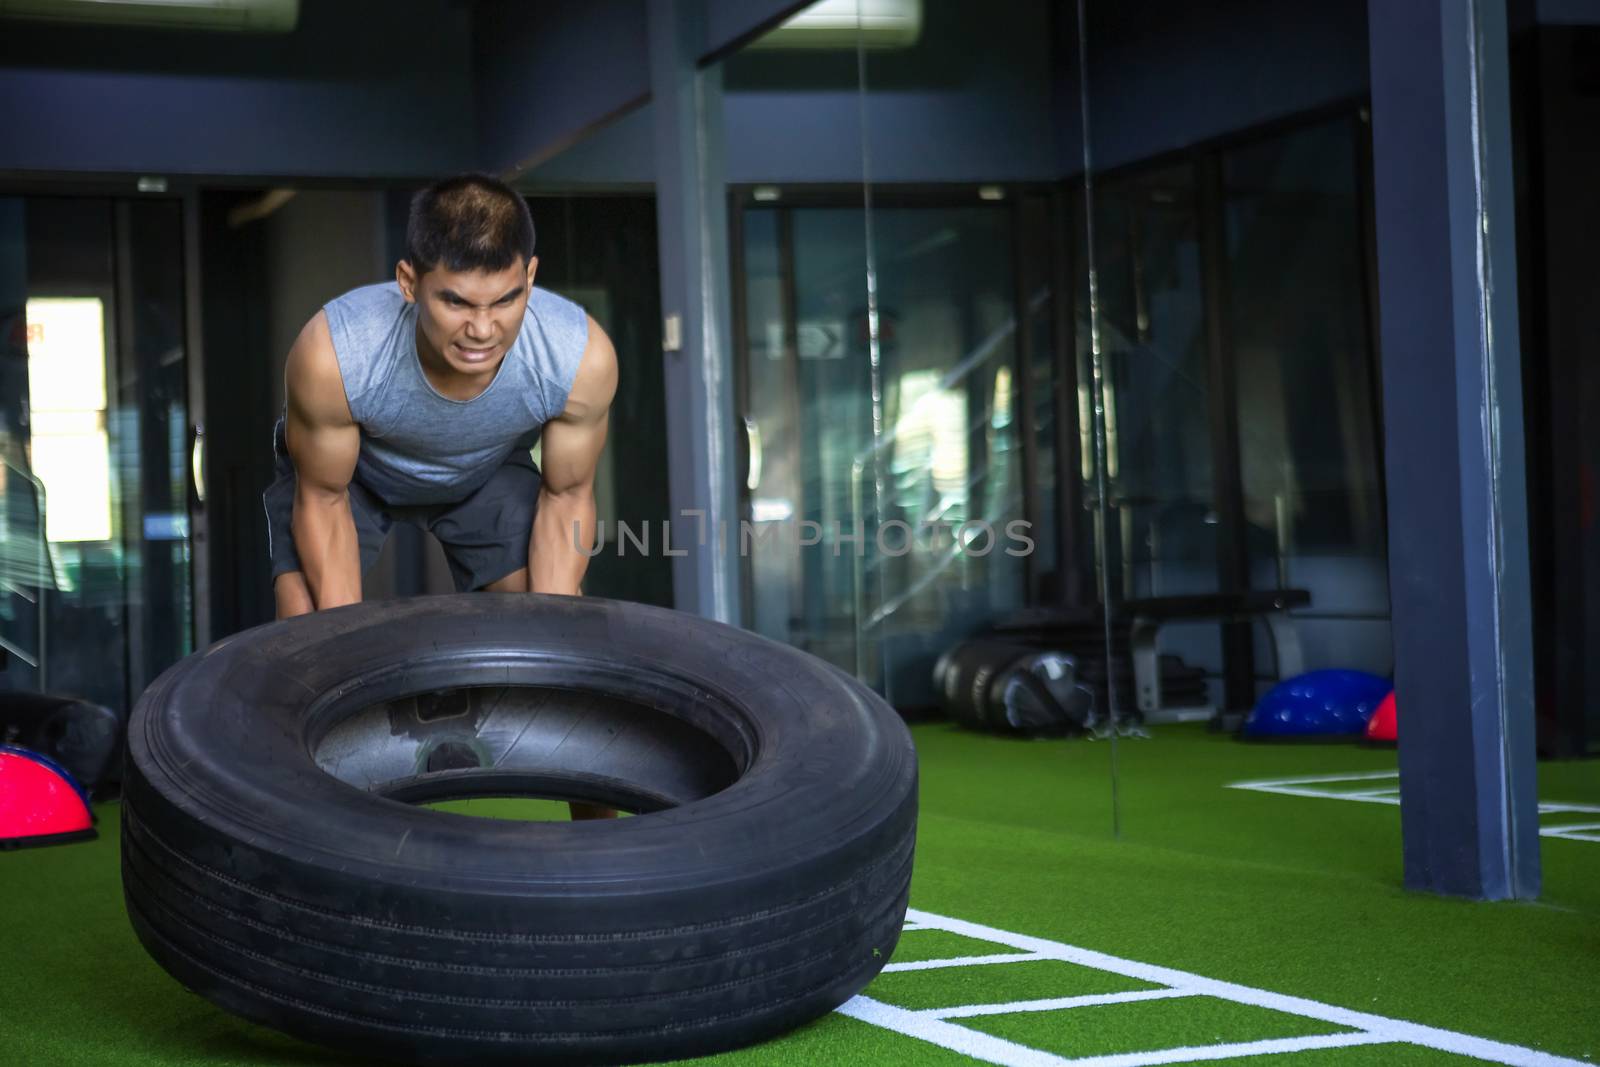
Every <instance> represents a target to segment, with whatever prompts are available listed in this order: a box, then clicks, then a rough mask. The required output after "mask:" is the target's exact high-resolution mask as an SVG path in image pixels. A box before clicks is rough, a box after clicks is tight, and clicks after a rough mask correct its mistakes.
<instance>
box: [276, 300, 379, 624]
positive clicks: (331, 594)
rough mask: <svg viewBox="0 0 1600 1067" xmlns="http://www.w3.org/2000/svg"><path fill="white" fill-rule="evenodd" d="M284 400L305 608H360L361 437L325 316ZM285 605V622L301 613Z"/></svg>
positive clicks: (291, 373)
mask: <svg viewBox="0 0 1600 1067" xmlns="http://www.w3.org/2000/svg"><path fill="white" fill-rule="evenodd" d="M284 396H285V397H286V399H287V404H286V407H287V411H286V412H285V417H284V441H285V443H286V444H287V445H288V447H289V458H290V459H292V460H293V461H294V468H295V476H296V480H295V493H294V518H293V521H292V523H291V526H290V529H291V530H292V531H293V534H294V547H295V551H296V552H297V553H299V556H300V566H301V571H302V573H303V575H304V580H305V585H306V589H307V591H308V592H309V594H310V598H309V599H310V603H309V605H305V604H304V598H301V603H300V604H299V605H297V606H299V607H301V608H302V609H304V608H307V607H309V610H321V609H322V608H331V607H337V606H338V605H340V604H354V603H356V602H357V601H359V600H360V599H361V551H360V546H359V543H358V542H357V540H356V524H355V519H354V517H353V516H352V515H351V513H350V494H349V489H350V479H351V477H352V476H353V475H354V474H355V469H356V459H357V458H358V457H359V456H360V453H361V431H360V428H359V427H357V425H356V422H355V419H354V418H352V417H351V415H350V404H349V402H348V401H347V400H346V398H345V392H344V378H343V376H342V375H340V373H339V360H338V357H337V356H336V355H335V354H334V350H333V337H332V336H331V335H330V334H329V333H328V320H327V318H326V316H324V315H323V313H322V312H320V311H319V312H317V314H316V315H315V316H314V317H313V318H312V319H311V321H310V322H308V323H306V326H305V329H303V330H301V331H300V336H299V337H297V338H296V339H295V342H294V346H293V347H292V348H290V349H289V360H288V366H287V367H286V368H285V371H284ZM290 577H291V576H290V575H283V576H282V577H281V578H280V579H279V580H280V581H283V580H284V579H288V578H290ZM284 603H285V599H284V598H283V597H281V596H280V598H279V606H280V610H279V614H280V616H281V615H284V614H297V613H298V612H296V611H293V610H292V609H291V610H290V611H288V612H286V611H284V610H283V606H284Z"/></svg>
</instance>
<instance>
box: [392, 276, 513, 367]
mask: <svg viewBox="0 0 1600 1067" xmlns="http://www.w3.org/2000/svg"><path fill="white" fill-rule="evenodd" d="M538 266H539V260H538V258H537V257H536V258H534V259H532V260H530V261H529V262H528V264H527V265H526V266H523V264H522V263H521V262H520V261H519V262H517V263H514V264H512V265H511V266H509V267H507V268H506V269H505V270H498V271H486V270H471V271H451V270H445V269H444V268H443V267H436V268H434V269H433V270H430V271H428V272H427V273H426V274H422V275H420V276H419V275H418V274H417V273H416V271H415V270H413V268H412V266H411V264H410V263H407V262H405V261H404V260H402V261H401V263H400V266H399V268H398V269H397V270H396V272H395V277H396V280H397V281H398V282H399V283H400V292H401V293H402V294H403V295H404V296H405V298H406V299H407V300H409V301H411V302H412V303H414V304H416V305H417V326H418V329H419V331H420V332H421V333H422V337H423V339H424V340H425V341H426V342H427V345H428V347H429V348H430V349H431V350H432V351H433V352H434V353H436V354H437V355H438V356H439V357H440V358H442V359H443V360H444V362H445V363H446V364H448V365H449V367H450V369H451V370H453V371H456V372H457V373H459V374H467V375H473V376H477V375H480V374H485V373H489V372H492V371H493V370H495V368H497V367H499V366H500V362H501V361H502V360H503V359H505V358H506V353H507V352H508V351H510V349H511V345H512V344H513V342H515V341H516V339H517V334H518V333H519V332H520V331H521V330H522V313H523V310H524V309H525V308H526V307H527V306H528V295H529V293H530V292H531V291H532V289H533V276H534V272H535V271H536V270H537V269H538Z"/></svg>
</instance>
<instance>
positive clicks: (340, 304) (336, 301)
mask: <svg viewBox="0 0 1600 1067" xmlns="http://www.w3.org/2000/svg"><path fill="white" fill-rule="evenodd" d="M405 306H406V298H405V297H403V296H401V295H400V286H399V284H398V283H396V282H393V281H388V282H377V283H375V284H373V285H361V286H357V287H356V288H354V289H351V290H350V291H349V292H346V293H341V294H339V295H338V296H336V297H334V298H333V299H332V300H330V301H328V302H327V303H326V304H324V305H323V306H322V309H323V311H324V312H326V313H327V315H328V317H329V318H330V319H333V318H334V317H338V318H342V319H353V318H367V317H372V316H384V317H392V316H393V315H395V314H397V313H399V312H401V311H403V310H405Z"/></svg>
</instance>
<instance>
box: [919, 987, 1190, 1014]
mask: <svg viewBox="0 0 1600 1067" xmlns="http://www.w3.org/2000/svg"><path fill="white" fill-rule="evenodd" d="M1192 996H1194V994H1193V993H1191V992H1189V991H1188V990H1187V989H1136V990H1134V991H1133V992H1131V993H1091V994H1089V995H1087V996H1081V997H1052V998H1051V999H1049V1000H1013V1001H1011V1002H1010V1003H1007V1004H961V1005H958V1006H957V1007H954V1008H925V1009H923V1010H922V1011H919V1012H917V1014H918V1015H926V1016H927V1017H928V1018H930V1019H970V1018H973V1017H975V1016H978V1015H1014V1014H1016V1013H1017V1012H1023V1011H1061V1010H1063V1009H1065V1008H1093V1007H1096V1006H1097V1005H1100V1004H1132V1003H1135V1002H1137V1001H1141V1000H1170V999H1171V998H1173V997H1192Z"/></svg>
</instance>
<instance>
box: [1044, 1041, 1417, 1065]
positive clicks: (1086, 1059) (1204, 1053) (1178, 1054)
mask: <svg viewBox="0 0 1600 1067" xmlns="http://www.w3.org/2000/svg"><path fill="white" fill-rule="evenodd" d="M1391 1043H1392V1042H1391V1041H1390V1040H1389V1039H1388V1038H1387V1037H1384V1036H1382V1035H1381V1034H1365V1033H1355V1034H1316V1035H1313V1036H1311V1037H1283V1038H1278V1039H1276V1040H1273V1041H1241V1042H1239V1043H1238V1044H1235V1045H1190V1046H1188V1047H1187V1048H1165V1049H1161V1050H1160V1051H1159V1052H1119V1053H1116V1054H1115V1055H1110V1056H1082V1057H1079V1058H1078V1059H1075V1060H1068V1061H1067V1062H1068V1063H1070V1064H1072V1065H1073V1067H1147V1065H1153V1064H1159V1063H1193V1062H1195V1061H1196V1060H1226V1059H1232V1058H1233V1057H1235V1056H1275V1055H1278V1054H1280V1053H1285V1052H1309V1051H1311V1050H1312V1049H1319V1048H1350V1047H1352V1046H1355V1045H1387V1044H1391Z"/></svg>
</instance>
